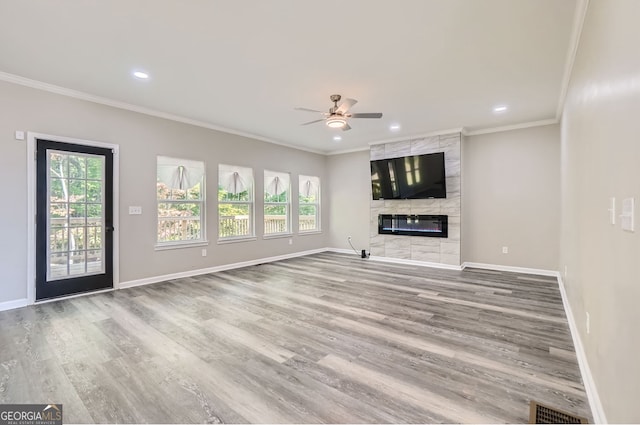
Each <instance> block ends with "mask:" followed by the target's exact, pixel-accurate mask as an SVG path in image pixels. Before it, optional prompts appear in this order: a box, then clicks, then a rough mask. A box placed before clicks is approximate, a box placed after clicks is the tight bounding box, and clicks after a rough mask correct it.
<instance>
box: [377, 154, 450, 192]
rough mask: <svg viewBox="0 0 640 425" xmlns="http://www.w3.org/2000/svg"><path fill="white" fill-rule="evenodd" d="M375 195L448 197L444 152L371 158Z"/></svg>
mask: <svg viewBox="0 0 640 425" xmlns="http://www.w3.org/2000/svg"><path fill="white" fill-rule="evenodd" d="M371 192H372V195H373V199H427V198H446V197H447V186H446V179H445V171H444V152H438V153H430V154H424V155H414V156H405V157H402V158H391V159H379V160H374V161H371Z"/></svg>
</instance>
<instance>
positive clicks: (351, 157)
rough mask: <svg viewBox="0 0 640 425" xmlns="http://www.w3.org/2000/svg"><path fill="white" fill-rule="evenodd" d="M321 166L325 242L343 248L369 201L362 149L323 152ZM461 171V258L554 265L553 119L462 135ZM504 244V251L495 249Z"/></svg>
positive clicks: (556, 163) (556, 146) (360, 227)
mask: <svg viewBox="0 0 640 425" xmlns="http://www.w3.org/2000/svg"><path fill="white" fill-rule="evenodd" d="M328 172H329V174H330V175H331V188H330V193H329V195H330V197H331V199H332V203H331V216H330V218H331V233H330V237H329V240H328V244H329V246H331V247H335V248H348V244H347V242H346V237H347V236H348V235H349V234H350V235H352V236H353V237H354V241H355V240H356V236H357V237H358V239H359V238H363V240H365V241H366V240H367V239H368V233H367V232H368V231H369V228H368V226H369V225H368V223H366V222H365V221H364V220H363V218H362V217H368V211H369V210H368V208H369V205H370V204H371V201H370V196H371V195H370V192H371V182H370V170H369V156H368V152H367V151H365V152H357V153H350V154H344V155H333V156H329V157H328ZM462 176H463V177H462V187H463V190H462V236H461V244H462V246H461V250H462V261H463V262H464V261H469V262H477V263H488V264H496V265H504V266H517V267H527V268H536V269H546V270H558V252H559V248H558V245H559V232H560V136H559V126H558V125H550V126H544V127H534V128H527V129H522V130H513V131H506V132H501V133H492V134H486V135H479V136H465V137H463V138H462ZM363 194H366V196H364V195H363ZM389 202H393V201H389ZM344 205H348V208H345V207H344ZM475 215H477V217H476V216H475ZM535 217H542V220H540V221H533V220H534V219H536V218H535ZM536 220H537V219H536ZM532 222H534V223H538V224H536V225H535V226H534V225H532ZM540 228H545V229H546V232H545V234H542V233H541V232H540ZM504 245H506V246H508V247H509V249H510V251H509V254H506V255H504V254H502V253H501V252H502V246H504ZM362 247H364V245H359V246H357V247H356V248H358V249H362ZM367 248H368V247H367Z"/></svg>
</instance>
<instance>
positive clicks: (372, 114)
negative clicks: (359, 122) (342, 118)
mask: <svg viewBox="0 0 640 425" xmlns="http://www.w3.org/2000/svg"><path fill="white" fill-rule="evenodd" d="M350 118H382V112H364V113H360V114H351V115H350Z"/></svg>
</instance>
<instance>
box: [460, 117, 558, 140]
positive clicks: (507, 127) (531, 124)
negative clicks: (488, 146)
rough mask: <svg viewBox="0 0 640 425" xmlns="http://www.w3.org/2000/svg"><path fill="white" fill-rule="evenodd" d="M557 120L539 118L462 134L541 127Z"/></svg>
mask: <svg viewBox="0 0 640 425" xmlns="http://www.w3.org/2000/svg"><path fill="white" fill-rule="evenodd" d="M558 122H559V121H558V120H557V119H556V118H550V119H548V120H540V121H530V122H523V123H520V124H513V125H505V126H502V127H492V128H483V129H479V130H473V131H468V130H467V131H465V132H463V133H462V135H463V136H478V135H480V134H489V133H500V132H502V131H511V130H520V129H523V128H531V127H543V126H545V125H552V124H558Z"/></svg>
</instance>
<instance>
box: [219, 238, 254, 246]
mask: <svg viewBox="0 0 640 425" xmlns="http://www.w3.org/2000/svg"><path fill="white" fill-rule="evenodd" d="M257 240H258V238H257V237H255V236H229V237H226V238H220V239H218V245H224V244H227V243H238V242H251V241H257Z"/></svg>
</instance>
